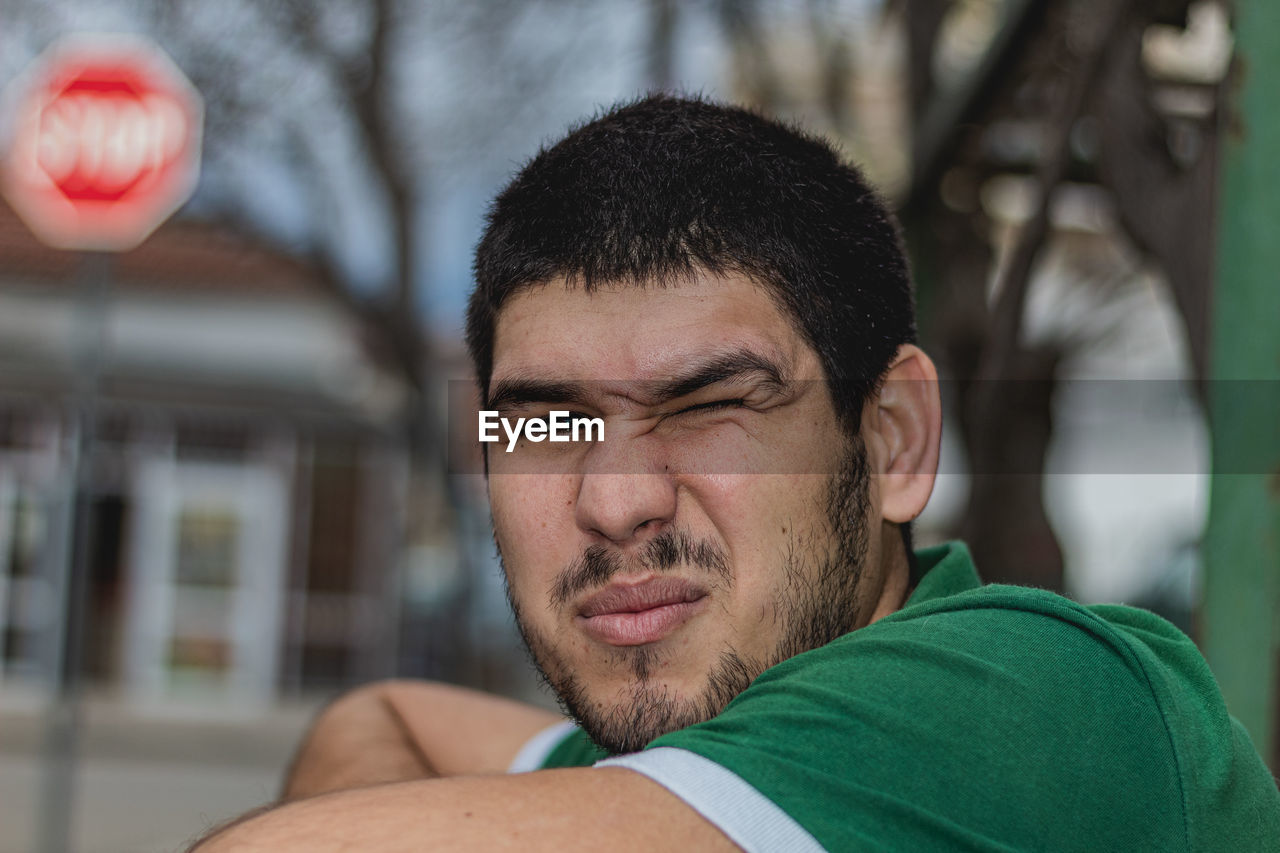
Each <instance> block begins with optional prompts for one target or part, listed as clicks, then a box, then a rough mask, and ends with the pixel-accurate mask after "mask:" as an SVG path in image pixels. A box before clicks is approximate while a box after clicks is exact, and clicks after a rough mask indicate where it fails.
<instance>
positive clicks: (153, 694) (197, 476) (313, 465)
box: [0, 207, 408, 710]
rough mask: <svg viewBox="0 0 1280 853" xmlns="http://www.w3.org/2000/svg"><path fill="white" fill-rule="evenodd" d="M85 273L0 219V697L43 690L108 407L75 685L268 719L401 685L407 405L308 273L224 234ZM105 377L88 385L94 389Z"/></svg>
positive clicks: (170, 241)
mask: <svg viewBox="0 0 1280 853" xmlns="http://www.w3.org/2000/svg"><path fill="white" fill-rule="evenodd" d="M98 263H99V264H105V265H106V268H107V272H106V276H107V280H108V281H109V283H110V284H109V287H108V288H106V289H105V296H104V297H103V298H101V299H99V301H98V302H96V303H95V302H94V301H93V300H94V297H93V296H92V288H86V287H85V286H83V284H84V282H83V281H82V279H84V277H85V276H89V275H92V273H91V272H90V271H88V269H89V267H91V266H92V265H91V264H86V259H82V258H81V257H79V256H77V255H75V254H73V253H67V252H59V251H55V250H52V249H48V248H46V247H44V246H42V245H41V244H39V243H38V242H37V241H36V240H35V239H34V238H33V237H32V236H31V235H30V234H29V232H28V231H27V230H26V228H25V227H24V226H23V225H22V224H21V223H20V222H19V221H18V220H17V219H16V218H15V216H14V214H13V213H12V212H11V211H10V210H9V209H8V208H5V207H0V687H3V689H4V691H5V693H6V694H8V695H10V696H12V695H13V694H14V693H15V691H16V692H18V693H21V692H23V690H22V689H23V688H31V690H32V692H35V693H39V692H40V691H41V690H42V688H43V687H44V685H47V684H48V683H49V679H50V673H51V671H52V668H53V667H54V665H55V662H56V661H57V660H58V656H59V643H60V637H61V636H62V634H61V631H60V630H59V625H60V619H61V615H62V603H61V601H60V593H59V590H60V589H61V587H60V585H59V580H58V579H59V578H60V577H61V576H62V573H63V572H65V570H66V567H67V565H69V560H70V557H69V553H68V550H67V543H68V541H69V538H70V537H69V535H68V534H69V531H70V528H71V515H72V513H70V512H69V511H68V510H69V507H70V506H71V505H72V504H73V500H72V496H73V495H74V490H73V488H72V481H71V478H72V476H73V474H72V472H73V468H74V465H75V454H76V452H77V451H76V448H77V447H78V446H79V445H80V443H79V442H78V441H77V438H78V436H77V430H78V426H77V424H78V423H80V422H81V421H80V419H79V418H78V417H77V412H78V411H81V410H82V409H81V407H82V406H83V405H85V403H86V399H87V398H86V389H87V388H88V386H89V385H96V389H97V390H96V393H95V394H94V396H95V398H96V402H95V403H93V408H94V409H96V412H97V418H96V422H97V429H96V430H95V436H94V442H93V447H94V450H93V452H92V454H91V456H90V458H89V459H88V460H87V464H88V465H89V468H88V473H89V483H90V488H89V504H90V506H91V511H90V519H91V524H90V537H89V551H88V553H89V554H90V555H91V556H90V559H89V561H88V563H89V565H88V576H89V584H88V593H87V594H88V614H87V618H86V620H85V623H84V628H85V632H86V633H85V640H86V642H85V644H84V645H85V660H84V664H85V669H86V672H87V674H88V676H89V677H90V679H91V680H92V682H93V683H94V684H96V685H98V686H101V687H105V688H107V689H109V690H111V691H118V692H119V693H121V694H122V695H123V696H125V697H127V698H128V699H129V700H130V701H136V702H139V703H144V704H147V705H155V704H161V705H165V704H174V705H177V706H180V707H184V706H185V707H198V708H204V709H214V710H217V709H220V708H230V707H232V706H234V707H237V708H241V709H245V708H252V707H255V706H258V707H261V706H262V705H265V704H266V703H268V702H270V701H271V700H272V699H273V697H275V696H276V695H278V694H279V693H280V692H282V691H284V692H290V691H296V690H298V689H300V688H303V687H310V686H319V687H323V686H329V685H337V684H344V683H349V682H351V681H354V680H358V679H361V678H367V677H372V676H375V675H379V674H383V673H388V672H390V671H392V670H393V668H394V665H395V654H396V648H395V643H396V631H397V626H396V619H395V614H396V613H397V612H398V608H397V606H396V605H395V601H396V600H397V592H396V590H395V588H394V585H395V578H396V577H397V572H396V571H394V570H393V568H394V566H393V564H394V562H395V561H396V559H397V555H398V554H399V553H400V548H399V542H400V541H401V536H402V533H403V526H404V504H405V500H406V492H407V489H408V485H407V479H408V475H407V467H408V466H407V465H406V464H405V460H406V453H407V451H406V448H405V445H404V432H405V431H404V427H403V420H404V407H405V400H406V397H407V395H406V391H405V388H406V385H405V381H404V379H403V378H402V377H401V376H400V375H399V374H398V373H397V371H396V370H395V369H394V368H393V367H391V366H390V365H392V364H393V363H394V362H393V361H392V359H390V358H388V357H386V356H385V355H384V354H383V353H380V352H379V351H378V349H377V348H376V346H373V345H372V343H371V342H372V341H373V340H374V339H373V338H372V337H371V336H370V335H368V334H367V332H366V330H365V328H364V326H363V325H362V324H361V322H360V321H358V320H357V319H356V318H355V317H353V316H351V314H350V313H349V312H347V311H345V310H344V309H343V308H342V307H341V305H340V303H339V301H338V300H336V299H334V298H333V297H332V295H331V294H330V293H329V292H328V291H327V290H326V287H325V284H324V282H323V281H322V280H321V279H319V278H318V277H317V276H316V275H315V274H314V273H313V272H311V271H310V270H309V269H308V268H306V267H305V266H304V265H302V264H300V263H298V262H297V261H295V260H292V259H290V258H287V257H284V256H282V255H280V254H278V253H274V252H272V251H269V250H267V249H264V248H262V247H258V246H252V245H248V244H246V243H244V242H243V241H242V240H240V239H238V238H236V237H234V236H232V235H231V234H230V233H228V232H227V231H226V230H225V229H221V228H219V227H216V226H212V225H198V224H189V223H188V224H176V225H170V226H166V227H165V228H162V229H161V230H160V231H159V232H157V233H156V234H155V235H153V236H152V237H151V238H150V239H149V240H148V241H147V242H146V243H144V244H143V245H142V246H141V247H139V248H138V249H136V250H134V251H132V252H129V253H126V254H122V255H119V256H115V257H113V258H110V259H99V260H98ZM94 373H96V374H97V381H96V383H93V382H89V383H87V382H86V377H87V376H91V375H93V374H94Z"/></svg>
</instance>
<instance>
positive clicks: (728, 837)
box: [200, 97, 1280, 851]
mask: <svg viewBox="0 0 1280 853" xmlns="http://www.w3.org/2000/svg"><path fill="white" fill-rule="evenodd" d="M476 280H477V286H476V291H475V293H474V295H473V297H472V301H471V307H470V312H469V316H468V329H467V335H468V343H469V346H470V348H471V352H472V355H473V357H474V359H475V363H476V370H477V375H478V377H479V379H480V383H481V386H482V391H483V398H484V400H485V409H489V410H493V411H496V412H497V413H499V414H500V415H501V416H502V417H504V418H507V419H509V421H511V422H518V420H517V419H519V418H525V419H526V422H527V421H529V420H530V419H543V420H546V419H548V418H549V417H550V416H551V413H552V412H554V411H567V412H573V413H574V415H573V416H574V417H575V418H577V417H586V418H598V419H599V420H600V421H602V422H603V424H604V436H603V439H602V440H598V441H577V442H574V441H569V442H551V441H546V440H540V439H539V437H538V435H536V434H533V433H531V432H526V433H524V436H525V437H524V438H521V439H518V440H514V441H512V442H511V443H510V444H493V445H486V446H487V447H488V448H489V450H488V453H487V464H488V474H489V495H490V501H491V507H492V511H493V522H494V530H495V534H496V539H497V544H498V548H499V552H500V554H501V557H502V560H503V568H504V572H505V574H506V579H507V583H508V588H509V594H510V599H511V603H512V606H513V608H514V611H515V613H516V618H517V622H518V624H519V626H520V629H521V631H522V633H523V635H524V637H525V640H526V642H527V644H528V646H529V649H530V651H531V652H532V654H533V657H534V659H535V660H536V662H537V664H538V666H539V668H540V670H541V671H542V673H543V675H544V676H545V678H546V680H547V681H548V683H549V684H550V685H551V686H552V688H553V689H554V690H555V692H556V694H557V695H558V696H559V698H560V699H561V701H562V703H563V705H564V706H565V708H566V710H567V711H568V712H569V714H570V716H571V717H572V719H573V720H575V721H576V724H577V725H576V726H571V725H567V724H564V723H561V722H560V720H559V719H558V718H557V717H556V716H555V715H552V714H549V713H547V712H544V711H540V710H536V709H532V708H528V707H524V706H521V705H519V704H516V703H512V702H508V701H505V700H499V699H495V698H491V697H485V696H482V695H480V694H476V693H472V692H470V691H465V690H461V689H458V688H452V687H447V686H443V685H432V684H416V683H407V682H405V683H400V682H393V683H387V684H378V685H373V686H372V687H368V688H365V689H363V690H360V691H357V692H355V693H353V694H350V695H348V696H347V697H345V698H343V699H341V700H339V701H338V702H337V703H335V704H334V705H333V706H332V707H331V708H330V709H329V710H328V711H327V712H326V713H325V714H324V715H322V717H321V718H320V720H319V721H318V722H317V724H316V727H315V729H314V730H313V732H312V733H311V735H310V737H309V738H308V741H307V743H306V744H304V746H303V748H302V750H301V752H300V754H299V757H298V760H297V762H296V764H295V766H294V768H293V770H292V772H291V775H290V779H289V781H288V783H287V790H286V795H287V798H288V800H289V801H288V802H287V803H286V804H284V805H282V806H279V807H277V808H275V809H273V810H270V811H267V812H265V813H262V814H259V815H257V816H252V817H250V818H248V819H245V820H244V821H243V822H241V823H239V824H238V825H236V826H233V827H231V828H229V829H228V830H226V831H224V832H223V833H221V834H219V835H217V836H215V837H214V838H213V839H211V840H210V841H209V842H207V843H206V845H205V846H202V847H201V848H200V849H201V850H206V849H207V850H211V851H212V850H259V849H261V850H294V849H296V850H307V851H317V850H329V849H333V850H337V849H355V850H371V851H393V850H420V849H424V848H428V847H429V848H431V849H499V848H501V849H507V848H511V849H521V850H526V849H547V850H561V849H600V848H611V849H637V850H653V849H671V848H680V849H707V850H732V849H734V848H735V846H736V847H739V848H742V849H746V850H786V851H803V850H821V849H828V850H849V849H861V848H864V847H866V848H873V849H901V850H917V849H956V848H965V849H989V850H1010V849H1055V850H1075V849H1079V850H1119V849H1158V850H1221V849H1231V850H1269V849H1276V844H1277V843H1280V794H1278V793H1277V790H1276V787H1275V783H1274V780H1273V779H1272V778H1271V776H1270V775H1269V774H1268V772H1267V770H1266V768H1265V767H1264V766H1263V764H1262V762H1261V760H1260V759H1259V757H1258V755H1257V753H1256V752H1255V751H1254V750H1253V748H1252V746H1251V745H1250V743H1249V741H1248V738H1247V736H1246V735H1245V734H1244V732H1243V730H1242V729H1241V728H1240V727H1239V725H1238V724H1236V723H1234V721H1232V720H1231V719H1230V717H1228V716H1227V713H1226V711H1225V708H1224V707H1223V703H1222V699H1221V696H1220V695H1219V694H1218V692H1217V689H1216V687H1215V685H1214V683H1213V679H1212V676H1211V675H1210V674H1209V671H1208V668H1207V666H1206V665H1205V663H1204V661H1203V659H1202V658H1201V657H1200V656H1199V654H1198V653H1197V651H1196V649H1195V647H1194V646H1193V645H1192V644H1191V642H1190V641H1189V640H1187V639H1186V638H1185V637H1183V636H1182V635H1180V634H1179V633H1178V632H1177V631H1176V630H1174V629H1173V628H1172V627H1170V626H1169V625H1168V624H1167V623H1164V622H1163V621H1161V620H1160V619H1158V618H1156V617H1154V616H1151V615H1150V614H1146V613H1144V612H1141V611H1136V610H1131V609H1127V608H1122V607H1093V608H1085V607H1080V606H1078V605H1075V604H1073V603H1071V602H1069V601H1067V600H1066V599H1063V598H1061V597H1058V596H1055V595H1052V594H1049V593H1046V592H1043V591H1038V590H1031V589H1020V588H1015V587H987V588H983V587H981V585H980V583H979V581H978V579H977V576H976V574H975V572H974V568H973V566H972V565H971V563H970V560H969V557H968V554H967V552H966V550H965V549H964V546H963V545H960V544H958V543H957V544H952V545H947V546H942V547H938V548H933V549H927V550H925V551H922V552H920V553H918V554H913V553H912V551H911V548H910V532H909V530H910V528H909V525H910V522H911V520H912V519H913V518H914V517H915V516H916V515H917V514H919V512H920V511H921V510H922V509H923V508H924V505H925V503H926V501H927V500H928V497H929V493H930V491H931V490H932V487H933V480H934V474H935V470H936V466H937V458H938V444H939V435H940V431H941V415H940V406H939V401H938V390H937V377H936V374H935V372H934V368H933V365H932V363H931V362H930V361H929V359H928V357H927V356H926V355H925V354H924V353H923V352H922V351H921V350H920V349H919V348H918V347H916V346H915V344H914V339H915V330H914V311H913V306H912V297H911V289H910V283H909V277H908V273H907V267H906V262H905V259H904V256H903V252H902V248H901V245H900V243H899V240H898V237H897V233H896V230H895V226H894V224H893V222H892V219H891V218H890V216H889V214H888V213H887V212H886V210H885V208H884V207H883V205H882V204H881V202H880V201H879V200H878V199H877V198H876V196H875V195H874V193H873V192H872V191H871V190H870V189H869V188H868V187H867V186H866V184H865V183H864V181H863V179H862V178H861V176H860V175H859V174H858V173H857V172H856V171H855V170H854V169H852V168H850V167H848V166H845V165H843V164H842V163H840V161H839V159H838V157H837V156H836V154H835V153H834V152H833V151H832V150H831V149H830V148H829V147H828V146H827V145H826V144H824V143H822V142H820V141H817V140H814V139H812V138H809V137H806V136H804V135H803V134H800V133H798V132H796V131H794V130H792V129H790V128H787V127H784V126H781V125H779V124H776V123H773V122H770V121H767V120H765V119H762V118H759V117H757V116H755V115H752V114H750V113H747V112H744V111H740V110H735V109H728V108H724V107H719V106H715V105H711V104H708V103H704V102H700V101H692V100H679V99H672V98H665V97H654V98H649V99H646V100H643V101H640V102H637V103H635V104H631V105H628V106H625V107H622V108H619V109H615V110H613V111H611V112H610V113H608V114H606V115H604V116H602V117H601V118H598V119H596V120H595V121H593V122H591V123H589V124H587V125H585V126H583V127H582V128H580V129H578V130H576V131H574V132H573V133H571V134H570V135H569V136H568V137H567V138H566V139H565V140H563V141H561V142H560V143H559V144H557V145H555V146H554V147H552V148H550V149H547V150H545V151H543V152H541V153H540V154H539V155H538V156H537V157H536V158H534V160H533V161H532V162H531V163H530V164H529V165H528V166H526V167H525V169H524V170H523V171H522V172H521V173H520V174H519V175H518V176H517V177H516V178H515V180H514V181H513V182H512V183H511V185H510V186H509V187H508V188H507V189H506V190H505V191H504V192H503V193H502V194H501V195H500V196H499V197H498V199H497V201H496V202H495V204H494V206H493V209H492V211H491V214H490V218H489V225H488V229H487V231H486V234H485V237H484V240H483V241H482V242H481V245H480V247H479V250H478V252H477V258H476ZM543 437H544V438H545V434H543ZM513 765H514V766H516V767H517V768H520V769H533V768H559V769H539V770H538V772H531V773H522V774H516V775H507V774H505V771H506V770H507V769H509V768H510V767H512V766H513Z"/></svg>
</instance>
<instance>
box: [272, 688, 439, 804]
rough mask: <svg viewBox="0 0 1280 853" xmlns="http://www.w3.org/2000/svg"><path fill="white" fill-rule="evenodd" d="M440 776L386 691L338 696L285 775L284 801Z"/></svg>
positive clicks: (309, 735) (370, 691)
mask: <svg viewBox="0 0 1280 853" xmlns="http://www.w3.org/2000/svg"><path fill="white" fill-rule="evenodd" d="M437 775H439V774H438V773H437V772H436V771H435V768H433V767H432V766H431V762H430V760H429V759H428V758H427V756H426V754H425V753H424V752H423V749H422V745H421V744H419V743H417V742H416V741H415V739H414V738H413V736H412V734H411V732H410V730H409V728H408V726H407V724H406V723H405V721H404V719H403V717H402V716H401V714H400V711H399V710H398V709H397V708H396V706H395V704H394V703H393V702H391V701H390V700H389V698H388V697H387V696H386V695H385V692H384V691H381V690H376V689H370V690H364V691H358V692H356V693H352V694H349V695H347V696H344V697H343V698H342V699H339V700H338V701H337V702H335V703H334V704H333V705H331V706H330V707H329V708H327V709H326V710H325V711H324V713H323V714H321V715H320V717H319V718H318V719H317V720H316V723H315V725H314V726H313V727H312V729H311V731H310V732H309V733H308V735H307V737H306V739H305V740H304V741H303V744H302V746H301V747H300V748H299V749H298V753H297V755H296V756H295V758H294V761H293V765H292V766H291V767H290V769H289V772H288V775H287V777H286V779H285V784H284V792H283V796H284V799H286V800H293V799H298V798H300V797H310V796H315V795H316V794H323V793H327V792H329V791H338V790H343V789H347V788H358V787H362V786H365V785H376V784H381V783H386V782H406V781H411V780H414V779H430V778H433V777H435V776H437Z"/></svg>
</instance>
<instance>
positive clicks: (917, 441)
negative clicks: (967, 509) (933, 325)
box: [863, 344, 942, 524]
mask: <svg viewBox="0 0 1280 853" xmlns="http://www.w3.org/2000/svg"><path fill="white" fill-rule="evenodd" d="M863 435H864V436H865V437H866V439H867V440H868V442H867V443H868V450H869V451H870V452H871V454H872V465H873V470H874V473H875V474H876V475H877V476H878V484H877V485H878V490H879V494H880V511H881V515H882V516H883V518H884V520H885V521H892V522H895V523H897V524H902V523H905V522H908V521H911V520H912V519H913V518H915V517H916V516H917V515H919V514H920V513H921V512H922V511H923V510H924V506H925V504H926V503H928V502H929V495H930V494H931V493H932V492H933V482H934V478H935V477H936V475H937V473H938V448H939V445H940V444H941V441H942V401H941V399H940V397H939V392H938V371H937V369H936V368H935V367H934V366H933V362H932V361H931V360H930V359H929V356H927V355H925V354H924V350H922V349H920V348H919V347H918V346H916V345H915V344H903V345H902V346H901V347H900V348H899V349H898V352H897V354H896V355H895V356H894V359H893V363H892V364H891V365H890V367H889V371H888V373H886V374H885V379H884V384H883V385H882V386H881V389H880V393H879V395H877V396H876V397H874V398H872V399H871V400H870V401H869V403H868V405H867V407H866V409H864V411H863Z"/></svg>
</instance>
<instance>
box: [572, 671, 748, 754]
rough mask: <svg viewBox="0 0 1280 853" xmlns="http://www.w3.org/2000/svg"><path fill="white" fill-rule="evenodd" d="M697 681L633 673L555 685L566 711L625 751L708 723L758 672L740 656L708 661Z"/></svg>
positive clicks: (604, 743)
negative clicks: (712, 661) (665, 735)
mask: <svg viewBox="0 0 1280 853" xmlns="http://www.w3.org/2000/svg"><path fill="white" fill-rule="evenodd" d="M700 673H701V675H700V677H699V678H697V679H696V680H694V679H685V678H681V677H679V675H678V674H676V673H662V672H654V671H647V672H645V673H644V674H643V677H640V674H639V673H637V672H635V671H632V672H629V673H627V675H626V676H625V677H623V676H615V678H614V679H607V680H601V681H594V682H593V683H591V685H590V686H589V687H588V686H586V685H584V684H581V683H580V682H577V681H575V680H574V679H568V680H566V681H565V682H563V683H561V684H555V683H553V684H552V687H553V688H554V689H555V690H556V693H557V695H558V696H559V697H560V700H561V703H562V704H563V705H564V707H565V710H566V711H567V712H568V713H569V714H570V715H571V716H572V717H573V718H574V719H575V720H577V721H578V723H579V725H581V726H582V728H583V730H584V731H586V733H587V734H588V735H589V736H590V737H591V739H592V740H593V741H595V742H596V744H597V745H599V746H601V747H603V748H604V749H605V750H607V751H609V752H611V753H614V754H622V753H627V752H636V751H638V750H640V749H643V748H644V747H645V746H647V745H648V744H649V743H650V742H651V741H653V740H654V739H656V738H658V737H661V736H662V735H664V734H668V733H670V732H673V731H678V730H679V729H683V728H687V727H688V726H692V725H696V724H697V723H701V722H704V721H706V720H709V719H711V718H712V717H714V716H716V715H717V714H719V713H720V712H721V711H722V710H724V706H725V705H727V704H729V701H730V700H732V699H733V697H734V696H737V695H738V694H739V693H741V692H742V691H743V690H745V689H746V688H747V686H748V685H749V684H750V683H751V681H752V680H753V679H754V678H755V676H756V675H758V674H759V669H758V668H756V667H753V666H750V665H748V664H746V663H745V662H744V661H743V660H742V659H741V658H740V657H738V656H737V655H736V654H734V653H732V652H729V653H725V654H723V655H721V657H720V659H719V660H718V661H716V662H715V663H714V665H704V666H703V667H702V668H701V670H700Z"/></svg>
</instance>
